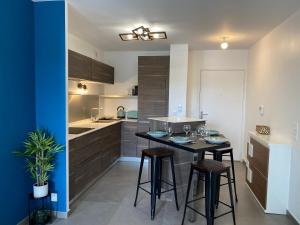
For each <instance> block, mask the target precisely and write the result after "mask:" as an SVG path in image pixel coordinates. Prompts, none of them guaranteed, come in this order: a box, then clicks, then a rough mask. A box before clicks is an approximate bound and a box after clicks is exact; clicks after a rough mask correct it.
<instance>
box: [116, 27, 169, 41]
mask: <svg viewBox="0 0 300 225" xmlns="http://www.w3.org/2000/svg"><path fill="white" fill-rule="evenodd" d="M119 36H120V38H121V40H122V41H131V40H143V41H153V40H155V39H167V34H166V32H164V31H160V32H151V31H150V29H149V28H145V27H144V26H140V27H138V28H135V29H133V30H132V33H123V34H119Z"/></svg>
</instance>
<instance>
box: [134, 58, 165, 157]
mask: <svg viewBox="0 0 300 225" xmlns="http://www.w3.org/2000/svg"><path fill="white" fill-rule="evenodd" d="M169 67H170V57H169V56H139V57H138V85H139V96H138V132H145V131H149V127H150V123H149V121H148V118H149V117H164V116H168V110H169ZM156 145H157V144H154V143H151V144H150V146H151V147H155V146H156ZM148 147H149V142H148V141H147V140H145V139H142V138H138V141H137V156H140V155H141V151H142V150H143V149H145V148H148Z"/></svg>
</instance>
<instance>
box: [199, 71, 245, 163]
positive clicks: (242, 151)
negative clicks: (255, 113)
mask: <svg viewBox="0 0 300 225" xmlns="http://www.w3.org/2000/svg"><path fill="white" fill-rule="evenodd" d="M221 71H228V72H229V71H235V72H243V74H244V75H243V102H242V126H241V140H240V141H241V148H242V149H241V152H240V154H239V158H240V159H239V161H244V157H245V152H246V144H245V140H246V137H245V135H246V130H245V129H246V93H247V90H246V87H247V86H246V85H247V83H246V82H247V70H246V69H200V74H199V95H198V104H199V117H200V113H201V102H200V99H201V97H200V95H201V76H202V73H203V72H221Z"/></svg>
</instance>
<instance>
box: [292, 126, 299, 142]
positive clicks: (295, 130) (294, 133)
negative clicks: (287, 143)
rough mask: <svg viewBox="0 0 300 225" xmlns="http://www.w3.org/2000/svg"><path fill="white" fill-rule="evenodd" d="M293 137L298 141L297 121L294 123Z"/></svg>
mask: <svg viewBox="0 0 300 225" xmlns="http://www.w3.org/2000/svg"><path fill="white" fill-rule="evenodd" d="M293 136H294V139H295V141H298V139H299V121H296V123H295V128H294V132H293Z"/></svg>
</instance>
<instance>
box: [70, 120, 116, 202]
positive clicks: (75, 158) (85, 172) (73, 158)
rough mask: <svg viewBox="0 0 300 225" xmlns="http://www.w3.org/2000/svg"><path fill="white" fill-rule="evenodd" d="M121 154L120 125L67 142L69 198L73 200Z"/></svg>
mask: <svg viewBox="0 0 300 225" xmlns="http://www.w3.org/2000/svg"><path fill="white" fill-rule="evenodd" d="M120 154H121V124H120V123H118V124H114V125H111V126H108V127H105V128H103V129H100V130H97V131H94V132H92V133H90V134H86V135H84V136H81V137H78V138H75V139H72V140H70V141H69V189H70V190H69V198H70V201H72V200H74V199H75V198H76V197H77V196H78V195H79V194H80V193H81V192H82V191H83V190H84V189H85V188H86V187H88V185H89V184H91V182H93V181H94V180H95V179H96V178H98V177H99V176H100V175H101V174H102V173H103V172H104V171H105V170H106V169H107V168H108V167H109V166H110V165H111V164H112V163H113V162H115V161H116V160H117V159H118V158H119V157H120Z"/></svg>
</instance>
